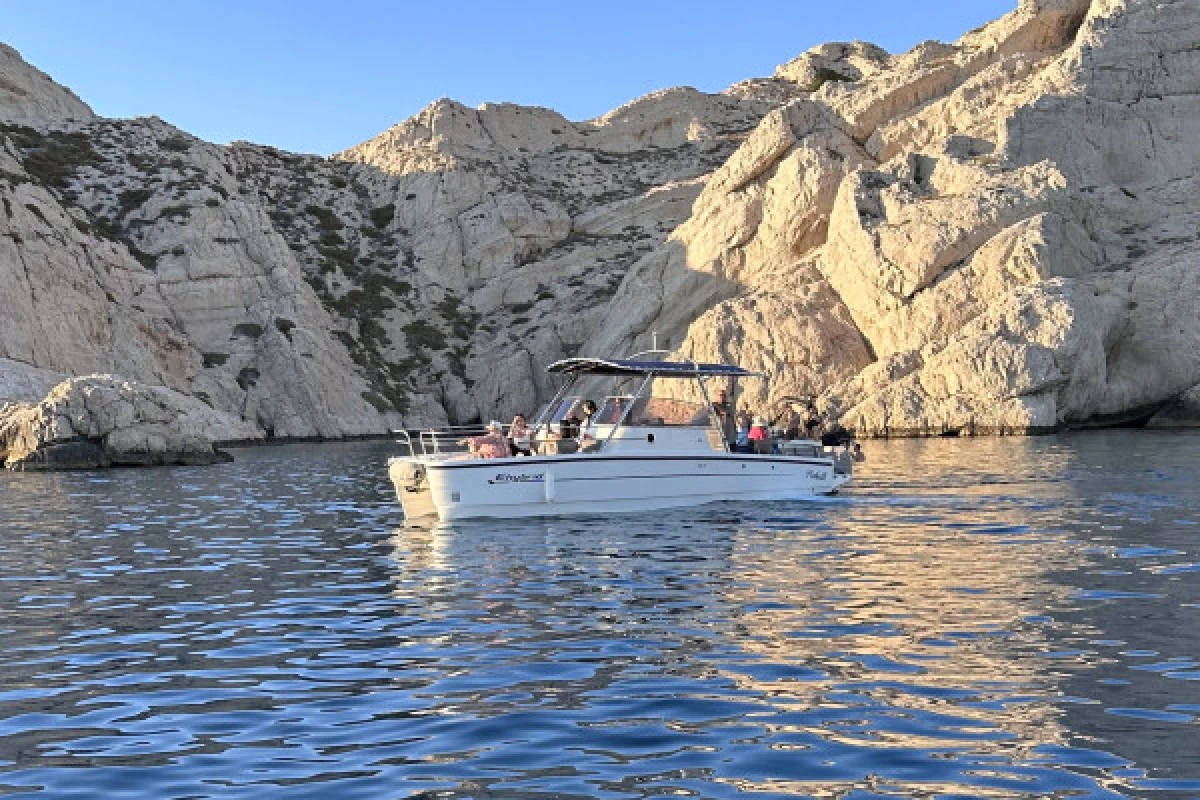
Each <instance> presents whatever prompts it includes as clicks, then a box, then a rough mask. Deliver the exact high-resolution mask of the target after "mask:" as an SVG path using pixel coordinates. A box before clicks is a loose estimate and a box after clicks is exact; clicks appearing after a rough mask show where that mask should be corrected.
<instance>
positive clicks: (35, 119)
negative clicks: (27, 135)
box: [0, 43, 96, 125]
mask: <svg viewBox="0 0 1200 800" xmlns="http://www.w3.org/2000/svg"><path fill="white" fill-rule="evenodd" d="M95 117H96V115H95V114H93V113H92V109H90V108H88V105H87V103H85V102H83V101H82V100H80V99H79V98H78V97H76V96H75V93H74V92H72V91H71V90H70V89H68V88H66V87H65V86H60V85H59V84H57V83H55V82H54V81H53V80H52V79H51V78H50V76H49V75H47V74H46V73H44V72H42V71H41V70H38V69H35V68H34V67H32V66H30V65H29V64H28V63H27V62H26V61H25V59H23V58H21V54H20V53H18V52H17V51H16V50H14V49H12V48H11V47H9V46H8V45H6V44H3V43H0V122H10V123H18V124H21V125H41V124H47V123H57V122H68V121H71V120H74V121H81V122H84V121H88V120H92V119H95Z"/></svg>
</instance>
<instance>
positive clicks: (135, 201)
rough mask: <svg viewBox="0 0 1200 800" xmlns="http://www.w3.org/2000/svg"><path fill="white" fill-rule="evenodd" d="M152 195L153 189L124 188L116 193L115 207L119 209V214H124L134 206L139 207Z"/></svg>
mask: <svg viewBox="0 0 1200 800" xmlns="http://www.w3.org/2000/svg"><path fill="white" fill-rule="evenodd" d="M153 195H154V190H153V189H125V190H124V191H122V192H120V193H118V194H117V207H118V208H120V209H121V216H125V215H126V214H128V213H129V212H130V211H133V210H134V209H135V208H141V207H142V205H143V204H144V203H145V202H146V201H147V200H149V199H150V198H151V196H153Z"/></svg>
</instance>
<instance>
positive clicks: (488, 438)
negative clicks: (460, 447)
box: [458, 420, 509, 458]
mask: <svg viewBox="0 0 1200 800" xmlns="http://www.w3.org/2000/svg"><path fill="white" fill-rule="evenodd" d="M487 431H488V432H487V433H486V434H484V435H483V436H472V437H469V438H467V439H460V440H459V442H458V443H459V444H465V445H466V446H467V449H468V450H469V451H470V452H471V455H473V456H475V457H476V458H508V456H509V449H508V439H505V438H504V426H503V425H501V424H500V423H499V422H496V421H495V420H492V421H491V422H489V423H488V426H487Z"/></svg>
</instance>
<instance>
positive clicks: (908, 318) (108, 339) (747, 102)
mask: <svg viewBox="0 0 1200 800" xmlns="http://www.w3.org/2000/svg"><path fill="white" fill-rule="evenodd" d="M1198 97H1200V6H1197V4H1196V3H1195V2H1194V1H1193V0H1176V1H1175V2H1166V1H1162V0H1159V1H1156V2H1150V0H1091V2H1088V0H1036V1H1030V2H1023V3H1022V4H1021V5H1020V7H1019V8H1018V9H1017V10H1015V11H1014V12H1012V13H1011V14H1008V15H1006V16H1005V17H1003V18H1001V19H1000V20H997V21H996V22H994V23H992V24H990V25H988V26H985V27H983V28H981V29H979V30H977V31H973V32H971V33H968V34H966V35H965V36H964V37H963V38H962V39H960V40H959V41H958V42H955V43H953V44H940V43H933V42H931V43H926V44H923V45H921V46H919V47H917V48H915V49H914V50H913V51H912V52H909V53H906V54H902V55H891V54H888V53H886V52H884V51H882V50H881V49H879V48H876V47H873V46H870V45H866V44H861V43H854V44H834V45H827V46H823V47H820V48H816V49H814V50H812V51H809V52H807V53H804V54H802V55H801V56H800V57H798V58H797V59H795V60H794V61H792V62H789V63H788V64H785V65H782V66H781V67H780V68H779V69H778V70H777V71H776V73H775V74H774V75H773V76H771V77H769V78H762V79H754V80H748V81H745V82H743V83H741V84H737V85H735V86H733V87H730V88H729V89H728V90H726V91H725V92H722V93H719V94H705V93H701V92H697V91H695V90H692V89H672V90H667V91H663V92H658V93H655V94H651V95H648V96H646V97H643V98H641V99H639V100H636V101H634V102H632V103H630V104H628V105H626V106H624V107H622V108H620V109H617V110H616V111H613V112H611V113H610V114H607V115H605V116H603V117H600V118H597V119H594V120H589V121H586V122H572V121H569V120H567V119H565V118H563V117H562V116H561V115H559V114H557V113H555V112H553V111H549V110H546V109H539V108H528V107H520V106H513V105H507V104H500V105H490V104H489V105H484V106H482V107H480V108H478V109H471V108H467V107H465V106H462V105H460V104H457V103H454V102H453V101H449V100H443V101H439V102H437V103H434V104H433V105H431V106H430V107H429V108H427V109H425V110H424V111H422V112H421V113H420V114H418V115H417V116H415V117H413V118H412V119H409V120H406V121H405V122H402V123H400V124H399V125H397V126H395V127H394V128H392V129H390V130H388V131H386V132H384V133H383V134H381V135H380V136H378V137H376V138H375V139H372V140H371V141H368V142H365V143H363V144H361V145H359V146H357V147H354V148H351V149H350V150H347V151H345V152H344V153H340V154H338V155H336V156H334V157H332V158H329V159H324V158H318V157H313V156H304V155H297V154H291V153H285V152H281V151H278V150H275V149H272V148H268V147H261V146H255V145H250V144H243V143H235V144H234V145H232V146H228V147H224V146H217V145H212V144H209V143H206V142H203V141H200V140H197V139H195V138H194V137H191V136H189V135H187V134H186V133H184V132H182V131H179V130H176V129H174V128H172V127H171V126H169V125H167V124H166V123H164V122H162V121H160V120H157V119H154V118H150V119H136V120H108V119H100V118H97V117H95V116H94V115H93V114H92V113H91V111H90V110H89V109H88V108H87V107H86V106H85V105H84V104H83V103H82V102H80V101H79V100H78V98H75V97H74V95H72V94H71V93H70V92H69V91H67V90H65V89H63V88H62V87H59V86H57V85H56V84H54V83H53V82H52V81H51V80H50V79H49V78H47V77H46V76H45V75H43V74H42V73H40V72H38V71H37V70H34V69H33V68H31V67H29V66H28V65H26V64H24V62H22V61H21V60H20V59H19V57H17V56H16V54H15V52H14V51H11V50H8V49H3V50H0V203H2V207H0V294H2V295H3V297H4V300H5V302H4V305H3V308H2V309H0V400H4V399H7V400H19V401H24V402H26V403H34V402H36V401H39V400H41V398H42V397H43V396H44V394H45V392H46V391H47V390H48V387H49V386H53V385H54V384H55V383H57V382H58V381H60V380H62V379H65V378H69V377H71V376H79V375H87V374H91V373H111V374H116V375H119V376H121V377H122V379H124V380H126V381H132V382H134V383H137V384H140V385H143V386H146V387H164V388H166V389H169V390H171V391H173V392H176V393H179V394H182V395H185V396H188V397H191V398H195V399H196V400H198V401H199V402H201V403H202V404H204V405H205V406H207V407H208V408H210V409H211V410H213V411H214V412H217V416H215V417H214V419H215V420H224V422H223V423H221V424H225V425H227V426H228V430H227V431H225V434H226V435H223V434H222V432H221V431H220V430H219V428H220V425H219V424H216V427H211V426H210V427H209V428H207V429H206V430H208V431H209V432H210V433H211V434H212V436H213V437H214V438H215V439H218V440H219V439H221V438H228V439H244V438H248V437H247V436H246V433H247V429H246V427H245V426H247V425H248V426H249V428H250V430H251V431H252V432H254V433H255V434H256V435H260V436H264V437H308V436H320V437H339V436H347V435H357V434H367V433H379V432H383V431H385V430H386V429H387V428H388V427H391V426H397V425H401V424H408V425H416V424H422V423H430V422H440V421H446V420H449V421H455V422H461V421H467V420H470V419H474V418H480V417H491V416H498V415H501V414H508V413H511V412H513V411H515V410H518V409H523V410H528V409H530V408H531V407H532V406H533V405H534V404H535V403H536V402H537V401H538V400H539V399H541V398H542V397H544V396H545V394H546V392H547V391H548V389H549V387H548V385H547V383H546V379H545V376H544V375H543V373H542V371H541V368H542V366H543V365H544V364H546V363H548V362H549V361H552V360H554V359H556V358H559V357H562V356H564V355H572V354H575V353H580V352H584V353H595V354H604V355H611V354H621V353H625V352H629V351H630V350H634V349H643V348H645V347H648V346H649V342H650V337H651V334H652V332H658V333H659V334H660V337H661V338H662V339H666V340H669V341H670V342H671V343H672V344H673V345H677V346H679V347H680V348H681V350H682V352H683V353H684V354H686V355H689V356H693V357H697V358H720V359H732V360H737V361H739V362H741V363H743V364H746V365H747V366H751V367H755V368H759V369H762V370H764V371H765V372H766V373H767V374H768V376H769V380H767V381H764V382H763V383H762V385H761V386H758V387H750V388H752V392H751V394H750V396H749V398H748V399H749V401H750V402H752V403H754V404H755V405H761V404H763V403H767V402H770V401H771V400H773V399H775V398H779V397H783V396H787V395H796V394H811V395H821V396H822V401H821V402H822V403H824V404H825V405H826V406H827V407H828V408H829V409H831V410H832V411H833V412H834V413H835V414H837V415H839V416H840V417H841V419H842V420H843V421H844V422H845V423H846V424H848V425H849V426H851V427H853V428H855V429H857V430H859V431H860V432H862V433H864V434H868V435H869V434H901V433H903V434H925V433H942V432H946V431H966V432H978V433H984V432H1028V431H1037V430H1046V429H1055V428H1059V427H1062V426H1065V425H1080V424H1102V423H1107V422H1112V421H1120V420H1124V419H1127V418H1131V417H1147V416H1150V415H1152V414H1154V413H1155V411H1156V410H1157V409H1159V408H1160V407H1162V406H1164V405H1166V404H1168V403H1170V402H1171V401H1173V400H1175V399H1176V398H1179V397H1180V396H1182V395H1183V394H1184V392H1186V391H1187V390H1188V389H1190V388H1191V387H1192V386H1195V385H1196V384H1198V383H1200V322H1198V320H1197V317H1196V313H1195V308H1196V304H1195V301H1196V299H1197V298H1196V297H1195V296H1194V295H1195V293H1196V292H1197V291H1200V290H1198V289H1197V281H1196V280H1195V276H1196V269H1197V267H1196V264H1195V258H1196V254H1197V251H1198V250H1200V244H1198V239H1197V235H1196V234H1195V231H1196V230H1197V225H1196V221H1197V219H1196V218H1197V215H1198V214H1200V201H1197V200H1196V199H1195V198H1196V197H1197V196H1200V195H1198V193H1197V192H1196V191H1195V188H1196V187H1195V186H1194V184H1195V183H1196V181H1197V165H1198V156H1200V137H1198V136H1197V131H1196V130H1194V129H1195V128H1196V127H1198V126H1200V114H1198V113H1197V111H1198V110H1200V109H1197V107H1196V106H1197V98H1198ZM1189 407H1191V406H1189V405H1188V404H1186V403H1180V402H1176V403H1175V404H1174V406H1172V408H1173V409H1174V411H1172V412H1171V414H1170V415H1168V416H1169V417H1170V418H1171V419H1177V418H1179V417H1180V416H1181V414H1180V412H1179V409H1181V408H1189ZM1183 416H1186V415H1183ZM1165 420H1166V418H1165V417H1164V418H1163V419H1160V420H1159V421H1160V422H1165ZM214 424H215V423H214Z"/></svg>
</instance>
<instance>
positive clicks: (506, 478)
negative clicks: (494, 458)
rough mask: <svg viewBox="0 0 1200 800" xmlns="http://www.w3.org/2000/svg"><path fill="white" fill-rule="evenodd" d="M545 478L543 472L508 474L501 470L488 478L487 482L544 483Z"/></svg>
mask: <svg viewBox="0 0 1200 800" xmlns="http://www.w3.org/2000/svg"><path fill="white" fill-rule="evenodd" d="M545 480H546V475H545V473H543V472H539V473H537V474H535V475H510V474H509V473H507V472H501V473H500V474H499V475H497V476H496V477H495V478H492V479H491V480H489V481H488V483H490V484H493V485H494V484H497V483H544V482H545Z"/></svg>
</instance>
